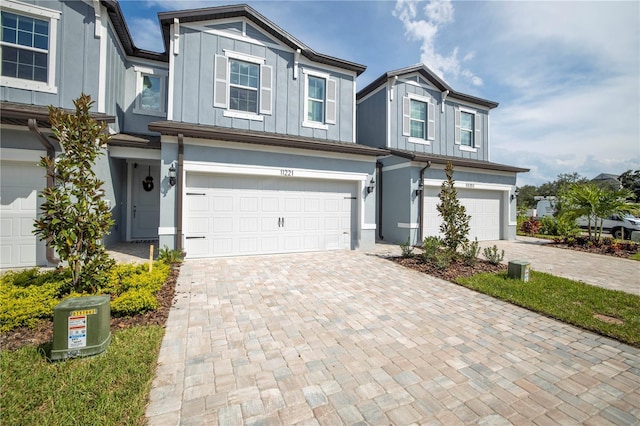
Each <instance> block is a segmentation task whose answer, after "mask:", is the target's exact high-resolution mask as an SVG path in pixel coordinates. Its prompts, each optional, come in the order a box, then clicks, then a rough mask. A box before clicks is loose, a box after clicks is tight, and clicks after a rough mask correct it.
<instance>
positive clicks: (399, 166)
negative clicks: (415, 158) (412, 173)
mask: <svg viewBox="0 0 640 426" xmlns="http://www.w3.org/2000/svg"><path fill="white" fill-rule="evenodd" d="M407 167H415V164H413V163H412V162H411V161H407V162H406V163H400V164H394V165H393V166H383V167H382V171H383V172H390V171H393V170H399V169H406V168H407Z"/></svg>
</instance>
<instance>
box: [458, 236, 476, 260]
mask: <svg viewBox="0 0 640 426" xmlns="http://www.w3.org/2000/svg"><path fill="white" fill-rule="evenodd" d="M478 254H480V245H479V243H478V239H477V238H476V239H475V241H472V242H466V243H464V244H462V251H461V252H460V257H461V258H462V262H464V264H465V265H468V266H473V265H475V264H476V263H477V262H478Z"/></svg>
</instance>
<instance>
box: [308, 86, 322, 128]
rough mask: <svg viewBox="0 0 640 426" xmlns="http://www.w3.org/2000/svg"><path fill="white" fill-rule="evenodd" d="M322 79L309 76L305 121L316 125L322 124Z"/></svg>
mask: <svg viewBox="0 0 640 426" xmlns="http://www.w3.org/2000/svg"><path fill="white" fill-rule="evenodd" d="M325 83H326V80H325V79H324V78H318V77H313V76H309V80H308V84H309V88H308V93H309V96H308V98H307V120H308V121H315V122H316V123H324V93H325Z"/></svg>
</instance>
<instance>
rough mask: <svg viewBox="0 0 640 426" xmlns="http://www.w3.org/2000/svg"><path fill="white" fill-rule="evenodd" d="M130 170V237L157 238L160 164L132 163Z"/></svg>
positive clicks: (133, 238)
mask: <svg viewBox="0 0 640 426" xmlns="http://www.w3.org/2000/svg"><path fill="white" fill-rule="evenodd" d="M130 170H131V182H130V184H131V187H130V191H131V206H130V209H129V215H130V219H131V220H130V223H131V234H130V238H131V239H132V240H143V239H157V238H158V226H159V224H160V166H159V165H151V164H148V163H146V164H145V163H133V164H132V165H131V168H130ZM149 178H151V179H149Z"/></svg>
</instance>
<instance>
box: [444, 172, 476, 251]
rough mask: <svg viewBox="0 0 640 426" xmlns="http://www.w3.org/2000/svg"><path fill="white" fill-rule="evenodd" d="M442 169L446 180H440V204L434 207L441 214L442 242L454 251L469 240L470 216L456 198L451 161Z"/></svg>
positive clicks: (456, 192)
mask: <svg viewBox="0 0 640 426" xmlns="http://www.w3.org/2000/svg"><path fill="white" fill-rule="evenodd" d="M444 171H445V174H446V176H447V180H446V181H444V182H442V186H441V187H440V195H439V197H440V204H438V205H437V206H436V208H437V209H438V213H440V216H442V223H441V224H440V232H442V234H443V235H444V238H443V243H444V245H445V247H447V249H449V250H451V251H452V252H453V253H455V252H456V251H457V249H458V247H459V246H460V245H461V244H463V243H467V242H469V239H468V238H467V235H469V221H470V220H471V216H469V215H468V214H467V209H466V208H465V207H464V206H463V205H462V204H460V200H458V191H457V190H456V188H455V182H454V180H453V164H451V161H449V162H447V167H445V169H444Z"/></svg>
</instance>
